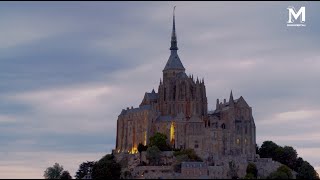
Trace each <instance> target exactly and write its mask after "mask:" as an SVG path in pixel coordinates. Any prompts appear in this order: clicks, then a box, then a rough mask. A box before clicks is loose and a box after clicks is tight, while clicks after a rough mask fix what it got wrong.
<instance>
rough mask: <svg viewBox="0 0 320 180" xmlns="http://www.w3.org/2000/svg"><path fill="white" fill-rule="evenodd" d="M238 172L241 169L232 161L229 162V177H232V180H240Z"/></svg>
mask: <svg viewBox="0 0 320 180" xmlns="http://www.w3.org/2000/svg"><path fill="white" fill-rule="evenodd" d="M238 170H239V167H237V166H236V164H235V163H234V161H230V162H229V172H228V174H229V176H231V179H238V178H239V177H238Z"/></svg>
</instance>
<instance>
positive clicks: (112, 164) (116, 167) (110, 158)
mask: <svg viewBox="0 0 320 180" xmlns="http://www.w3.org/2000/svg"><path fill="white" fill-rule="evenodd" d="M120 175H121V166H120V164H119V163H117V162H116V161H115V159H114V155H112V154H107V155H105V156H104V157H102V158H101V159H100V160H99V161H98V162H96V163H94V165H93V168H92V179H119V178H120Z"/></svg>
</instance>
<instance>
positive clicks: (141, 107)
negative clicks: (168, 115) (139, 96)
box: [120, 105, 151, 115]
mask: <svg viewBox="0 0 320 180" xmlns="http://www.w3.org/2000/svg"><path fill="white" fill-rule="evenodd" d="M149 109H151V105H143V106H140V107H138V108H132V109H122V111H121V113H120V115H125V114H127V113H136V112H142V111H143V110H149Z"/></svg>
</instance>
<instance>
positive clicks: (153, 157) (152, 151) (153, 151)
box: [147, 146, 161, 165]
mask: <svg viewBox="0 0 320 180" xmlns="http://www.w3.org/2000/svg"><path fill="white" fill-rule="evenodd" d="M160 153H161V151H160V149H159V148H158V147H157V146H152V147H149V148H148V149H147V158H148V159H149V161H150V163H151V164H156V165H158V164H159V161H160Z"/></svg>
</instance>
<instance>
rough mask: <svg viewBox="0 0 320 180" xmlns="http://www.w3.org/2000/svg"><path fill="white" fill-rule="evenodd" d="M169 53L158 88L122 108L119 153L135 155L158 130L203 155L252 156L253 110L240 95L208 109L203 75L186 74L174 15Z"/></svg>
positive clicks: (174, 144) (174, 143)
mask: <svg viewBox="0 0 320 180" xmlns="http://www.w3.org/2000/svg"><path fill="white" fill-rule="evenodd" d="M170 51H171V52H170V56H169V59H168V61H167V63H166V65H165V67H164V69H163V77H162V80H160V84H159V87H158V91H157V92H156V91H155V90H152V91H151V92H146V93H145V94H144V97H143V100H142V102H141V104H140V105H139V107H138V108H132V107H131V108H127V109H123V110H122V112H121V114H120V115H119V117H118V120H117V137H116V149H115V152H116V153H123V152H125V153H131V154H134V153H137V147H138V144H139V143H142V144H144V145H146V144H148V141H149V137H151V136H153V135H154V133H156V132H161V133H164V134H166V135H167V137H168V143H169V144H170V145H171V146H172V147H174V148H182V149H186V148H192V149H194V150H195V151H196V153H197V154H198V155H200V156H201V157H205V158H207V159H208V158H218V157H223V156H239V157H245V158H250V159H251V158H254V156H255V154H256V153H255V152H256V151H255V148H256V127H255V123H254V118H253V117H252V108H251V107H250V106H249V105H248V104H247V102H246V101H245V99H244V98H243V97H242V96H241V97H240V98H238V99H234V97H233V94H232V91H231V93H230V97H229V98H228V100H226V99H224V100H223V101H222V102H220V101H219V99H217V101H216V109H215V110H214V111H210V112H208V101H207V96H206V86H205V83H204V80H203V79H200V80H199V79H198V78H197V79H195V78H194V77H193V75H189V76H188V75H187V74H186V73H185V71H186V70H185V68H184V66H183V64H182V62H181V60H180V58H179V56H178V46H177V36H176V29H175V16H173V28H172V34H171V47H170Z"/></svg>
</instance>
